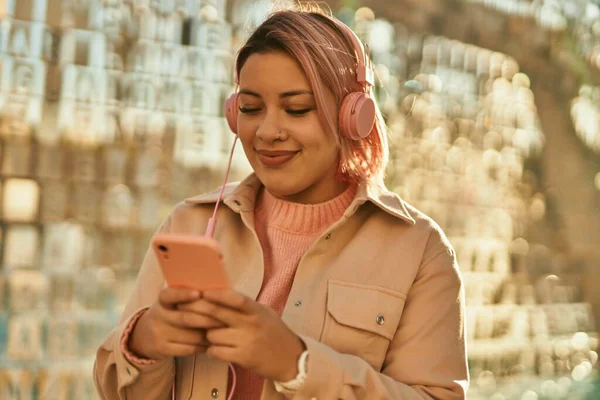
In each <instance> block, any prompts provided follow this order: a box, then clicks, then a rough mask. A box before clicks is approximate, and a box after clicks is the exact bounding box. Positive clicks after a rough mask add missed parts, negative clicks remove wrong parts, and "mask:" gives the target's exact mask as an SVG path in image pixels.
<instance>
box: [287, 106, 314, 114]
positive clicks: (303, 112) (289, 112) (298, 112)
mask: <svg viewBox="0 0 600 400" xmlns="http://www.w3.org/2000/svg"><path fill="white" fill-rule="evenodd" d="M312 110H313V108H303V109H302V110H286V111H287V113H288V114H290V115H304V114H308V113H309V112H311V111H312Z"/></svg>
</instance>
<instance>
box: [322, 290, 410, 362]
mask: <svg viewBox="0 0 600 400" xmlns="http://www.w3.org/2000/svg"><path fill="white" fill-rule="evenodd" d="M405 299H406V296H405V295H404V294H402V293H398V292H395V291H393V290H390V289H386V288H382V287H378V286H370V285H361V284H356V283H350V282H342V281H329V282H328V288H327V314H326V316H325V325H324V327H323V334H322V336H321V342H323V343H324V344H326V345H328V346H329V347H331V348H333V349H334V350H336V351H338V352H340V353H344V354H352V355H356V356H358V357H360V358H362V359H363V360H365V361H367V362H368V363H369V364H370V365H371V366H372V367H373V368H374V369H375V370H376V371H380V370H381V366H382V365H383V362H384V360H385V354H386V353H387V350H388V347H389V345H390V341H391V340H392V339H393V338H394V334H395V333H396V329H397V328H398V324H399V322H400V317H401V316H402V310H403V309H404V301H405Z"/></svg>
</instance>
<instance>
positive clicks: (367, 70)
mask: <svg viewBox="0 0 600 400" xmlns="http://www.w3.org/2000/svg"><path fill="white" fill-rule="evenodd" d="M331 20H332V21H333V22H334V23H335V24H336V25H337V27H338V28H339V29H340V30H341V31H342V32H344V33H345V34H346V37H347V38H348V39H350V42H351V43H352V47H354V51H355V52H356V60H357V67H356V80H357V81H358V83H360V84H361V85H363V86H365V88H366V86H367V85H369V86H374V85H375V73H374V72H373V68H372V67H371V59H370V58H369V55H368V54H367V52H366V51H365V46H364V45H363V43H362V41H361V40H360V38H359V37H358V35H357V34H356V33H354V31H353V30H352V29H350V28H349V27H348V26H347V25H346V24H344V23H343V22H342V21H340V20H338V19H337V18H335V17H331Z"/></svg>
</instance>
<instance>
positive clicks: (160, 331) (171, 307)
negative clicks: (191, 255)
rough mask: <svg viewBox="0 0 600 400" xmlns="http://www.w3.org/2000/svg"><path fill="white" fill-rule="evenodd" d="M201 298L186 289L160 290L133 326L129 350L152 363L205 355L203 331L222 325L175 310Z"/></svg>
mask: <svg viewBox="0 0 600 400" xmlns="http://www.w3.org/2000/svg"><path fill="white" fill-rule="evenodd" d="M201 296H202V295H201V293H199V292H197V291H193V290H188V289H180V288H164V289H162V290H161V292H160V294H159V296H158V300H157V301H156V302H155V303H154V304H152V306H151V307H150V308H149V309H148V310H147V311H146V312H144V314H142V316H141V317H140V319H139V320H138V321H137V323H136V324H135V326H134V328H133V332H132V333H131V336H130V337H129V344H128V345H129V350H130V351H132V352H133V353H134V354H136V355H138V356H141V357H145V358H149V359H153V360H162V359H165V358H168V357H175V356H190V355H193V354H196V353H199V352H202V351H204V350H205V349H206V345H207V343H206V338H205V336H206V329H208V328H219V327H222V326H223V324H222V323H221V322H219V321H217V320H215V319H214V318H211V317H210V316H203V315H199V314H197V313H194V312H188V311H184V310H181V309H180V308H178V307H181V306H182V305H183V304H186V303H189V302H193V301H196V300H198V299H199V298H201Z"/></svg>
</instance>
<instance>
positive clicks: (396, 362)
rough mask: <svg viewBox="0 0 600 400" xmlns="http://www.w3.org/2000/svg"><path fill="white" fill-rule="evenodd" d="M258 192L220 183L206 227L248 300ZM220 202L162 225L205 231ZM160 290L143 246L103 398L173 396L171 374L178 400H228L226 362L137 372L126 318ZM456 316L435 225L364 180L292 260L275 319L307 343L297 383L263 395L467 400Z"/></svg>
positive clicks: (200, 204) (254, 286)
mask: <svg viewBox="0 0 600 400" xmlns="http://www.w3.org/2000/svg"><path fill="white" fill-rule="evenodd" d="M260 185H261V183H260V181H259V180H258V179H257V178H256V176H255V175H251V176H250V177H249V178H247V179H246V180H245V181H243V182H242V183H240V184H230V185H228V187H227V189H226V191H225V196H224V205H225V206H224V207H221V208H220V209H219V213H218V217H217V218H218V222H217V228H216V231H215V238H216V239H217V240H218V241H219V242H220V245H221V246H222V250H223V253H224V258H225V263H226V265H227V268H228V271H229V274H230V276H231V279H232V281H233V284H234V287H235V289H236V290H238V291H240V292H242V293H244V294H246V295H247V296H249V297H251V298H256V296H257V294H258V292H259V290H260V288H261V284H262V280H263V256H262V250H261V247H260V243H259V241H258V238H257V236H256V233H255V230H254V225H253V208H254V202H255V198H256V193H257V191H258V190H259V188H260ZM217 195H218V194H217V192H214V193H211V194H208V195H204V196H199V197H194V198H190V199H187V200H185V202H183V203H181V204H179V205H177V206H176V207H175V208H174V209H173V211H172V213H171V214H170V215H169V217H168V218H167V219H166V220H165V222H164V223H163V225H162V226H161V228H160V230H162V231H170V232H177V233H189V234H196V235H200V234H203V232H204V230H205V228H206V224H207V221H208V218H209V217H210V215H211V212H212V209H213V207H214V203H215V201H216V199H217ZM163 286H164V280H163V276H162V273H161V271H160V268H159V266H158V264H157V260H156V258H155V256H154V254H153V253H152V252H151V251H148V253H147V254H146V258H145V259H144V262H143V265H142V267H141V270H140V272H139V275H138V278H137V284H136V287H135V290H134V292H133V294H132V296H131V298H130V300H129V302H128V304H127V305H126V307H125V310H124V312H123V315H122V316H121V320H120V322H119V325H118V326H117V327H116V328H115V329H114V330H113V331H112V332H110V334H109V335H108V337H107V338H106V340H105V341H104V343H102V345H101V346H100V348H99V349H98V352H97V357H96V363H95V366H94V379H95V382H96V386H97V389H98V391H99V393H100V397H101V398H102V399H110V400H113V399H114V400H116V399H119V400H125V399H127V400H154V399H160V400H166V399H170V391H171V387H172V383H173V377H174V375H175V384H176V398H177V399H186V400H187V399H193V400H205V399H217V398H218V399H226V397H227V396H226V388H227V379H228V365H227V364H226V363H223V362H220V361H216V360H213V359H209V358H208V357H206V356H205V355H202V354H198V355H197V356H195V357H185V358H176V359H173V360H166V361H162V362H160V363H157V364H154V365H144V366H136V365H133V364H132V363H130V362H129V361H128V360H127V359H125V357H124V355H123V353H122V352H121V349H120V338H121V337H122V333H123V331H124V329H125V327H126V326H127V324H128V322H129V320H130V318H131V316H133V315H134V314H135V313H136V312H137V311H139V310H141V309H143V308H146V307H149V305H150V304H151V303H153V302H154V301H155V300H156V298H157V295H158V292H159V291H160V290H161V288H162V287H163ZM463 315H464V292H463V285H462V280H461V277H460V273H459V269H458V265H457V263H456V258H455V254H454V250H453V249H452V247H451V246H450V243H448V241H447V239H446V237H445V236H444V234H443V233H442V231H441V230H440V228H439V227H438V226H437V225H436V224H435V223H434V222H433V221H432V220H431V219H430V218H428V217H427V216H425V215H423V214H422V213H420V212H419V211H417V210H416V209H414V208H413V207H411V206H410V205H408V204H407V203H405V202H404V201H402V200H401V199H400V198H398V196H396V195H395V194H393V193H391V192H389V191H387V190H386V189H385V188H383V187H381V186H379V185H376V184H373V183H361V184H360V185H359V187H358V191H357V194H356V197H355V199H354V200H353V202H352V203H351V205H350V207H349V208H348V209H347V210H346V212H345V213H344V215H343V217H342V218H341V219H340V220H339V221H338V222H336V223H334V224H333V225H332V226H331V227H330V229H328V230H327V231H326V232H324V233H323V235H322V236H321V237H319V238H318V239H317V240H316V241H315V243H314V244H313V245H312V246H311V247H310V248H309V250H308V251H307V252H306V254H305V255H304V257H303V258H302V259H301V261H300V263H299V265H298V270H297V273H296V277H295V281H294V284H293V287H292V290H291V292H290V296H289V298H288V301H287V304H286V306H285V309H284V312H283V315H282V319H283V321H284V322H285V323H286V324H287V325H288V326H289V327H290V328H291V329H292V330H294V331H295V332H296V333H297V334H298V335H300V336H301V338H302V339H303V340H304V341H305V343H306V344H307V347H308V350H309V354H310V357H309V361H308V376H307V379H306V382H305V384H304V386H303V387H302V389H300V390H299V391H298V392H296V393H286V394H280V393H278V392H277V391H275V388H274V384H273V382H272V381H266V382H265V385H264V389H263V395H262V399H263V400H276V399H277V400H281V399H286V398H289V399H292V398H293V399H299V400H300V399H307V400H311V399H319V400H330V399H331V400H337V399H343V400H351V399H352V400H359V399H364V400H367V399H368V400H375V399H380V400H384V399H403V400H409V399H447V400H454V399H464V398H465V396H466V390H467V387H468V379H469V378H468V371H467V363H466V354H465V334H464V324H463ZM274 345H276V344H274ZM175 371H177V373H176V374H175Z"/></svg>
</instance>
